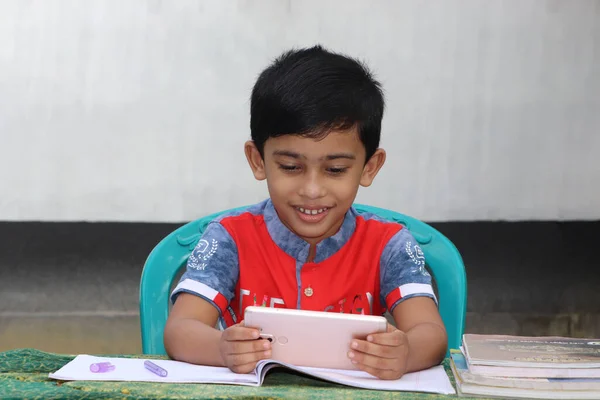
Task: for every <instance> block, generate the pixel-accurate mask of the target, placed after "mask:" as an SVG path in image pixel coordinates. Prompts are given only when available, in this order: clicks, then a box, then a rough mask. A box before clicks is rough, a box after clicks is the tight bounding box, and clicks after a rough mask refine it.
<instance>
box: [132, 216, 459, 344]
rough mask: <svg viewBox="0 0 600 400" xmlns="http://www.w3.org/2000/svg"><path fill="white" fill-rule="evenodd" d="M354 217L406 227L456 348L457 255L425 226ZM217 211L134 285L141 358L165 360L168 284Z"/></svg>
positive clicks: (152, 258) (149, 265)
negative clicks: (421, 255) (151, 356)
mask: <svg viewBox="0 0 600 400" xmlns="http://www.w3.org/2000/svg"><path fill="white" fill-rule="evenodd" d="M354 207H355V208H356V210H357V211H358V212H359V213H364V212H370V213H373V214H376V215H378V216H380V217H381V218H384V219H386V220H393V221H396V222H399V223H401V224H402V225H404V226H406V227H407V228H408V229H409V230H410V231H411V233H412V234H413V235H414V237H415V240H416V241H417V242H418V243H419V244H420V246H421V248H422V250H423V253H424V254H425V260H426V262H427V267H428V268H429V270H430V271H431V273H432V275H433V278H434V279H435V283H436V285H437V294H438V301H439V310H440V314H441V316H442V320H443V321H444V325H445V326H446V330H447V332H448V349H457V348H458V347H459V346H460V343H461V338H462V334H463V331H464V325H465V315H466V304H467V280H466V273H465V268H464V264H463V261H462V258H461V256H460V253H459V252H458V250H457V249H456V247H455V246H454V244H452V242H451V241H450V240H449V239H448V238H446V237H445V236H444V235H442V234H441V233H440V232H438V231H437V230H435V229H434V228H433V227H431V226H429V225H428V224H426V223H424V222H421V221H419V220H417V219H415V218H412V217H409V216H406V215H403V214H400V213H397V212H394V211H391V210H386V209H383V208H377V207H371V206H365V205H360V204H355V205H354ZM229 211H231V210H225V211H221V212H218V213H215V214H211V215H208V216H206V217H203V218H201V219H198V220H195V221H192V222H190V223H187V224H186V225H183V226H181V227H180V228H178V229H176V230H175V231H173V232H172V233H171V234H169V235H168V236H167V237H165V238H164V239H163V240H161V241H160V243H158V245H156V247H155V248H154V249H153V250H152V252H151V253H150V255H149V256H148V258H147V260H146V263H145V265H144V269H143V271H142V277H141V281H140V325H141V334H142V351H143V353H144V354H166V352H165V348H164V345H163V330H164V327H165V324H166V322H167V317H168V312H169V297H170V292H171V287H172V284H173V281H174V279H175V278H176V276H177V274H178V273H179V271H180V270H181V269H182V268H184V267H185V264H186V262H187V258H188V256H189V255H190V253H191V252H192V250H193V249H194V247H195V246H196V244H197V243H198V241H199V240H200V237H201V235H202V233H203V232H204V229H205V228H206V226H207V225H208V223H209V222H210V221H211V220H213V219H215V218H216V217H217V216H219V215H221V214H222V213H225V212H229Z"/></svg>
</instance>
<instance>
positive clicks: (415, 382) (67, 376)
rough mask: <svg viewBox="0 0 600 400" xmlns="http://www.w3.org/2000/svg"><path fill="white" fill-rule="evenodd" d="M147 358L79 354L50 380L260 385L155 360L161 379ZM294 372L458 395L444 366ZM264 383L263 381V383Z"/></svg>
mask: <svg viewBox="0 0 600 400" xmlns="http://www.w3.org/2000/svg"><path fill="white" fill-rule="evenodd" d="M144 361H145V360H144V359H135V358H112V357H95V356H89V355H78V356H77V357H75V359H74V360H73V361H71V362H69V363H67V364H66V365H65V366H63V367H62V368H61V369H59V370H58V371H56V372H54V373H51V374H49V377H50V378H53V379H59V380H64V381H73V380H77V381H83V380H85V381H131V382H134V381H137V382H165V383H224V384H238V385H249V386H257V385H258V384H259V382H258V377H257V376H256V375H255V374H254V373H252V374H236V373H234V372H231V371H230V370H229V369H228V368H222V367H208V366H202V365H194V364H188V363H184V362H179V361H172V360H152V362H154V363H155V364H157V365H159V366H160V367H162V368H164V369H166V370H167V371H168V376H167V377H164V378H163V377H160V376H158V375H155V374H153V373H152V372H150V371H148V370H147V369H146V368H145V367H144ZM98 362H110V363H112V364H113V365H114V366H115V367H116V368H115V369H114V370H113V371H110V372H104V373H93V372H91V371H90V364H92V363H98ZM265 364H267V365H268V367H267V368H266V371H268V370H269V369H271V368H272V367H274V365H273V364H271V365H269V364H268V362H265V361H261V363H260V364H259V368H258V370H259V371H262V370H263V367H264V365H265ZM281 365H285V366H287V367H288V368H290V369H294V370H296V371H299V372H303V373H306V374H308V375H312V376H315V377H318V378H321V379H325V380H328V381H332V382H337V383H341V384H345V385H348V386H354V387H360V388H364V389H377V390H395V391H414V392H428V393H441V394H454V393H455V391H454V388H453V387H452V385H451V383H450V380H449V379H448V376H447V375H446V372H445V371H444V368H443V367H442V366H436V367H433V368H430V369H428V370H424V371H420V372H413V373H409V374H406V375H404V376H403V377H402V378H401V379H398V380H395V381H386V380H381V379H377V378H375V377H373V376H371V375H369V374H367V373H366V372H362V371H347V370H335V369H325V368H308V367H295V366H290V365H286V364H281ZM260 384H262V379H261V381H260Z"/></svg>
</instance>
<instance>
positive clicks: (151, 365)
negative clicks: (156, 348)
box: [144, 360, 167, 378]
mask: <svg viewBox="0 0 600 400" xmlns="http://www.w3.org/2000/svg"><path fill="white" fill-rule="evenodd" d="M144 367H146V369H147V370H148V371H150V372H153V373H155V374H156V375H158V376H161V377H163V378H164V377H165V376H167V370H166V369H164V368H161V367H159V366H158V365H156V364H154V363H153V362H152V361H148V360H146V361H144Z"/></svg>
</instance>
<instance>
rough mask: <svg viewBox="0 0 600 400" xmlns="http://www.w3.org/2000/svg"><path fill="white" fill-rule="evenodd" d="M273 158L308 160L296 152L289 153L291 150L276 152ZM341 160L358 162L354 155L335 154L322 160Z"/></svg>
mask: <svg viewBox="0 0 600 400" xmlns="http://www.w3.org/2000/svg"><path fill="white" fill-rule="evenodd" d="M273 156H283V157H290V158H303V159H306V156H303V155H301V154H300V153H296V152H294V151H289V150H275V151H274V152H273ZM339 158H346V159H348V160H356V156H355V155H354V154H352V153H334V154H328V155H326V156H325V157H321V158H320V159H321V160H328V161H331V160H337V159H339Z"/></svg>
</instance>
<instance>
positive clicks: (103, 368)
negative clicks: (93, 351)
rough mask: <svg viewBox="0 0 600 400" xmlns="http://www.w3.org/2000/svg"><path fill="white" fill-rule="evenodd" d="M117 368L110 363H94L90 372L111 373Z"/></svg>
mask: <svg viewBox="0 0 600 400" xmlns="http://www.w3.org/2000/svg"><path fill="white" fill-rule="evenodd" d="M115 368H116V367H115V366H114V365H112V364H111V363H109V362H101V363H94V364H92V365H90V371H92V372H110V371H112V370H114V369H115Z"/></svg>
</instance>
